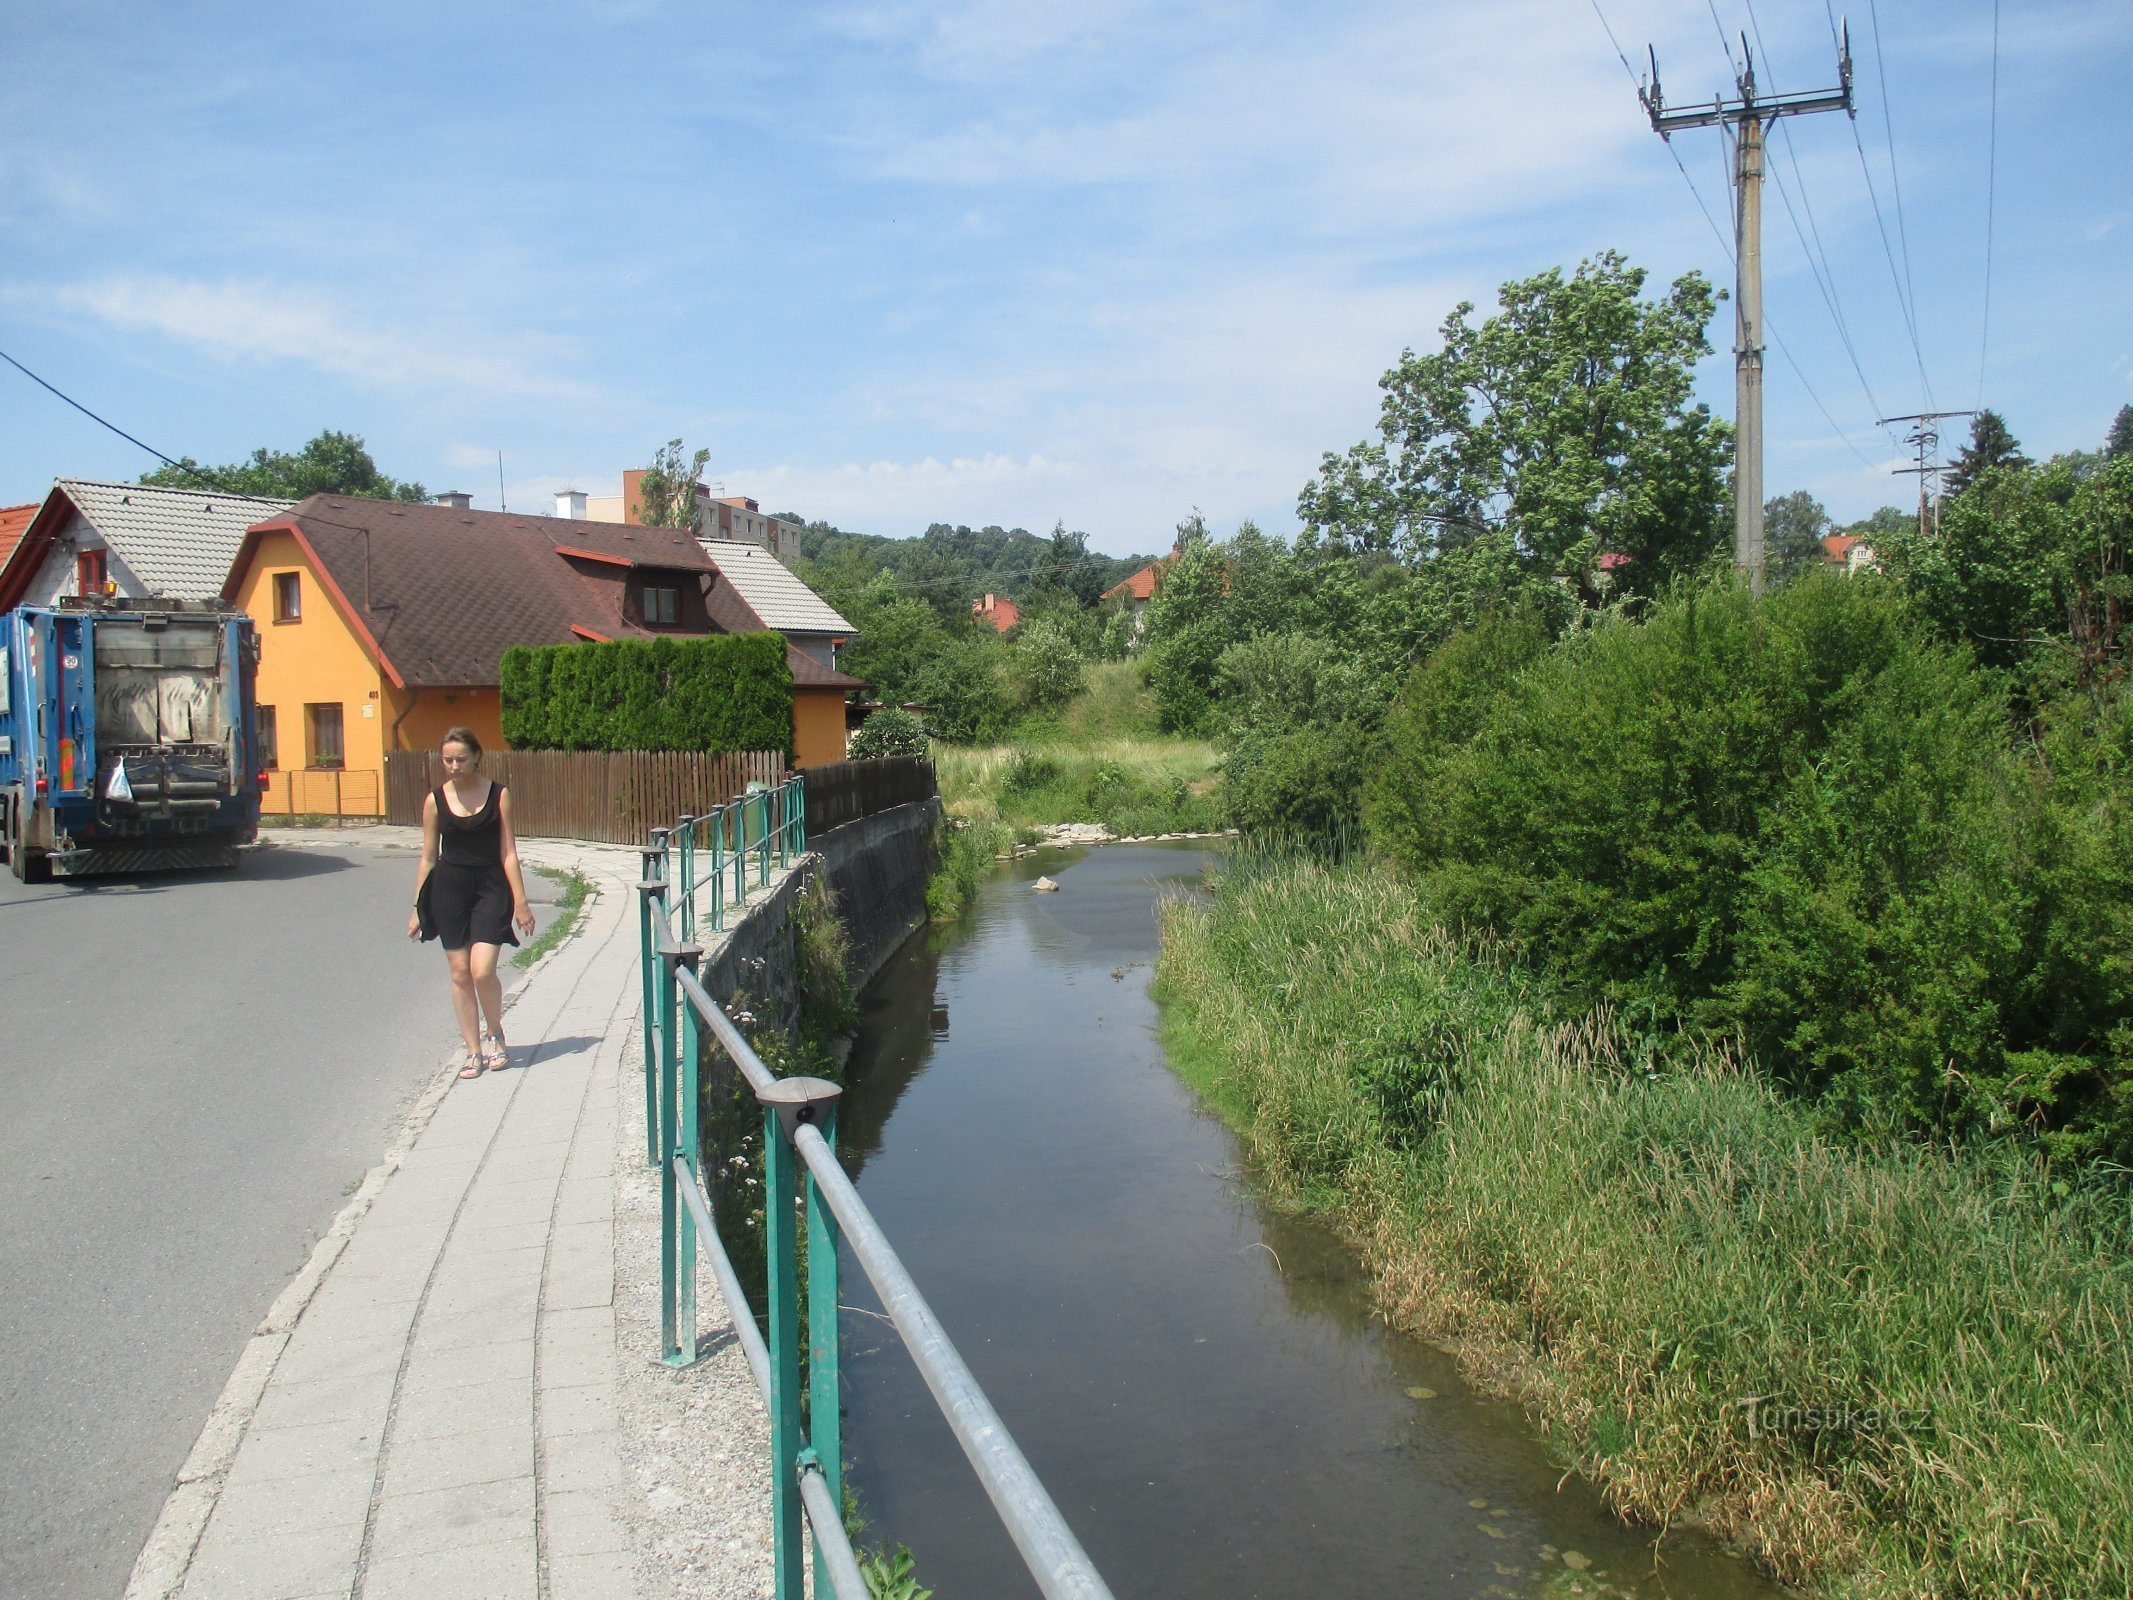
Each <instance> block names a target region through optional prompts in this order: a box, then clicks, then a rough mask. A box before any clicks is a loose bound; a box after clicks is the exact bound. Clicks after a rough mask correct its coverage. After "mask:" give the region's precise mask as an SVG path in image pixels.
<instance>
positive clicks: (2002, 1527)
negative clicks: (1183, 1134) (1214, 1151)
mask: <svg viewBox="0 0 2133 1600" xmlns="http://www.w3.org/2000/svg"><path fill="white" fill-rule="evenodd" d="M1159 984H1160V988H1159V993H1160V995H1161V997H1162V998H1163V1001H1164V1006H1165V1014H1164V1026H1165V1033H1166V1042H1167V1043H1168V1045H1169V1048H1170V1058H1171V1060H1172V1062H1173V1064H1174V1065H1175V1066H1176V1067H1177V1069H1178V1070H1179V1071H1180V1073H1181V1074H1183V1075H1184V1077H1185V1078H1186V1079H1187V1081H1188V1082H1190V1083H1191V1084H1192V1085H1193V1087H1195V1088H1196V1089H1197V1090H1198V1091H1199V1092H1200V1093H1201V1095H1202V1096H1203V1098H1204V1099H1206V1100H1207V1101H1208V1102H1209V1103H1211V1104H1212V1105H1213V1106H1215V1107H1216V1108H1217V1109H1218V1110H1220V1111H1221V1113H1222V1114H1223V1115H1224V1117H1225V1118H1226V1119H1227V1120H1229V1121H1230V1122H1231V1124H1232V1125H1233V1126H1234V1127H1236V1128H1237V1129H1238V1130H1239V1132H1240V1133H1241V1134H1242V1136H1243V1137H1244V1139H1245V1141H1246V1143H1247V1146H1248V1148H1249V1149H1250V1151H1251V1153H1252V1156H1253V1159H1254V1162H1255V1165H1256V1166H1257V1168H1258V1169H1259V1171H1260V1172H1261V1174H1262V1175H1263V1177H1264V1180H1265V1182H1266V1184H1267V1185H1268V1187H1269V1188H1270V1189H1271V1190H1272V1191H1273V1192H1274V1194H1275V1195H1276V1196H1278V1197H1280V1198H1283V1199H1286V1200H1288V1201H1290V1202H1292V1203H1295V1204H1297V1205H1300V1206H1304V1207H1308V1208H1310V1209H1313V1210H1317V1211H1320V1212H1322V1213H1324V1214H1326V1215H1327V1216H1329V1217H1330V1218H1332V1219H1334V1220H1335V1221H1337V1222H1338V1223H1339V1225H1340V1226H1341V1227H1342V1228H1343V1229H1344V1230H1345V1231H1346V1232H1347V1233H1348V1234H1349V1236H1350V1237H1351V1238H1353V1239H1354V1240H1355V1241H1356V1242H1357V1243H1358V1245H1359V1247H1360V1248H1361V1250H1362V1252H1363V1254H1364V1257H1365V1259H1366V1262H1367V1264H1368V1266H1369V1268H1370V1270H1371V1272H1372V1273H1373V1275H1374V1278H1375V1280H1376V1285H1377V1293H1378V1298H1379V1302H1380V1305H1381V1307H1382V1309H1383V1311H1384V1313H1385V1315H1386V1316H1387V1317H1388V1318H1389V1319H1390V1320H1391V1321H1392V1322H1394V1323H1395V1324H1396V1325H1398V1326H1400V1327H1403V1328H1405V1329H1408V1330H1410V1331H1412V1332H1415V1333H1418V1334H1421V1335H1423V1336H1425V1337H1427V1338H1430V1339H1433V1340H1436V1341H1438V1342H1440V1343H1441V1344H1443V1345H1444V1346H1445V1347H1446V1348H1448V1349H1450V1350H1452V1351H1453V1352H1454V1353H1455V1354H1456V1355H1457V1356H1458V1358H1459V1360H1460V1363H1461V1366H1462V1367H1463V1368H1464V1369H1465V1370H1466V1371H1467V1373H1468V1374H1469V1375H1470V1377H1471V1378H1472V1379H1473V1380H1474V1381H1476V1382H1477V1383H1478V1384H1480V1385H1481V1386H1483V1387H1485V1388H1488V1389H1491V1390H1493V1391H1495V1392H1498V1393H1501V1394H1504V1395H1508V1396H1511V1397H1515V1398H1516V1399H1517V1400H1519V1401H1520V1402H1521V1403H1522V1404H1523V1405H1524V1406H1525V1407H1526V1409H1527V1411H1528V1412H1529V1414H1530V1415H1531V1416H1532V1417H1533V1418H1534V1419H1535V1421H1536V1423H1537V1425H1538V1426H1539V1427H1540V1429H1541V1430H1542V1432H1543V1433H1544V1435H1545V1437H1546V1438H1547V1440H1548V1442H1549V1446H1550V1448H1551V1450H1552V1451H1553V1452H1554V1454H1555V1455H1556V1456H1557V1458H1558V1459H1559V1460H1560V1461H1562V1462H1563V1464H1565V1465H1566V1466H1569V1467H1573V1468H1575V1469H1576V1470H1577V1471H1578V1472H1579V1473H1581V1474H1582V1475H1584V1476H1585V1477H1586V1478H1588V1479H1590V1480H1591V1481H1592V1482H1593V1483H1595V1484H1596V1485H1597V1486H1598V1487H1599V1488H1600V1489H1601V1491H1602V1492H1603V1493H1604V1494H1605V1496H1606V1497H1607V1499H1608V1502H1609V1503H1610V1504H1611V1505H1612V1506H1613V1507H1614V1508H1615V1509H1617V1510H1618V1511H1620V1512H1621V1513H1622V1514H1623V1515H1625V1516H1628V1517H1631V1518H1633V1519H1636V1520H1639V1521H1643V1522H1646V1523H1651V1524H1655V1525H1659V1526H1666V1525H1669V1524H1675V1523H1679V1522H1682V1521H1684V1520H1695V1521H1699V1522H1702V1523H1704V1524H1705V1525H1707V1526H1709V1527H1710V1528H1712V1529H1713V1531H1715V1532H1717V1533H1718V1534H1720V1535H1721V1536H1722V1537H1725V1538H1727V1539H1729V1540H1731V1541H1733V1542H1735V1543H1737V1544H1738V1545H1740V1546H1741V1547H1742V1548H1743V1549H1744V1550H1746V1551H1747V1552H1748V1553H1750V1554H1751V1555H1752V1556H1753V1557H1754V1558H1755V1559H1756V1560H1757V1561H1758V1562H1759V1563H1760V1564H1761V1565H1762V1566H1764V1567H1765V1568H1766V1569H1767V1570H1769V1571H1770V1572H1772V1573H1773V1574H1775V1575H1777V1576H1779V1577H1781V1578H1783V1579H1785V1580H1787V1581H1789V1582H1792V1583H1796V1584H1803V1585H1807V1586H1810V1587H1813V1588H1815V1589H1817V1590H1819V1591H1821V1592H1824V1593H1829V1594H1843V1595H1857V1596H1862V1597H1864V1596H1872V1597H1881V1596H1896V1595H1919V1594H1960V1595H1988V1594H1989V1595H2024V1596H2027V1595H2036V1596H2045V1595H2069V1594H2104V1593H2124V1592H2127V1591H2128V1589H2129V1588H2133V1525H2129V1524H2133V1519H2129V1518H2128V1515H2127V1510H2126V1506H2127V1492H2128V1485H2129V1484H2133V1398H2129V1396H2133V1339H2129V1335H2133V1266H2129V1250H2128V1246H2129V1242H2133V1241H2129V1231H2133V1230H2129V1229H2128V1226H2127V1221H2126V1217H2125V1213H2124V1207H2123V1203H2122V1202H2120V1203H2119V1205H2118V1206H2117V1208H2116V1209H2115V1210H2114V1209H2113V1208H2112V1207H2111V1206H2110V1205H2109V1204H2108V1203H2107V1202H2106V1200H2105V1199H2104V1198H2103V1197H2102V1196H2101V1195H2098V1194H2090V1193H2085V1192H2081V1191H2077V1190H2073V1189H2069V1188H2067V1186H2066V1185H2064V1184H2051V1185H2040V1184H2039V1183H2038V1182H2037V1181H2036V1179H2035V1172H2034V1169H2032V1168H2030V1167H2028V1166H2026V1165H2023V1164H2021V1163H2020V1162H2018V1161H2015V1160H2013V1159H2012V1158H2009V1159H2007V1160H2005V1161H2002V1160H2000V1159H1998V1158H1995V1157H1991V1156H1986V1155H1978V1154H1965V1155H1960V1156H1951V1155H1949V1154H1947V1153H1945V1152H1938V1151H1931V1150H1924V1149H1919V1148H1916V1147H1898V1148H1893V1149H1880V1150H1867V1149H1863V1148H1861V1147H1858V1146H1855V1145H1851V1144H1844V1143H1836V1142H1832V1141H1830V1140H1828V1139H1826V1138H1824V1137H1822V1136H1821V1135H1820V1134H1819V1132H1818V1131H1817V1130H1816V1128H1815V1127H1814V1126H1813V1124H1812V1122H1811V1120H1810V1118H1809V1117H1808V1116H1807V1115H1806V1114H1805V1113H1804V1112H1802V1111H1801V1109H1800V1108H1799V1107H1797V1106H1796V1105H1793V1104H1790V1103H1787V1102H1785V1101H1782V1100H1780V1099H1779V1098H1777V1097H1776V1096H1775V1095H1774V1094H1773V1093H1771V1092H1770V1091H1769V1090H1768V1089H1767V1088H1766V1087H1765V1086H1764V1085H1763V1084H1761V1083H1760V1082H1759V1081H1758V1080H1756V1079H1755V1078H1753V1077H1752V1076H1750V1075H1748V1074H1746V1073H1744V1072H1742V1071H1741V1070H1739V1069H1738V1068H1737V1067H1736V1066H1735V1065H1734V1064H1733V1063H1731V1062H1729V1061H1728V1060H1726V1059H1725V1058H1724V1057H1723V1056H1721V1055H1717V1054H1712V1055H1710V1056H1707V1057H1706V1058H1705V1059H1703V1060H1702V1061H1700V1062H1698V1063H1696V1064H1695V1065H1693V1066H1691V1067H1687V1068H1680V1067H1674V1066H1668V1067H1666V1068H1664V1069H1660V1068H1657V1067H1655V1066H1654V1065H1652V1058H1651V1057H1649V1056H1648V1055H1647V1054H1646V1053H1645V1052H1642V1051H1640V1049H1639V1048H1638V1040H1637V1039H1636V1038H1635V1037H1634V1035H1633V1034H1632V1032H1631V1031H1630V1030H1629V1029H1627V1028H1625V1027H1624V1026H1622V1025H1621V1024H1620V1023H1619V1022H1618V1021H1617V1020H1616V1019H1613V1018H1611V1017H1609V1016H1607V1015H1605V1014H1604V1013H1581V1014H1569V1015H1561V1014H1556V1013H1555V1012H1554V1011H1553V1010H1552V1008H1551V1007H1550V1006H1549V1004H1548V1003H1547V996H1546V995H1545V993H1544V992H1543V991H1542V990H1541V988H1540V986H1539V985H1538V984H1537V983H1536V982H1535V981H1534V980H1532V979H1530V978H1528V977H1526V976H1524V975H1522V974H1521V973H1519V972H1518V970H1517V969H1515V968H1514V967H1512V966H1511V965H1510V964H1508V963H1507V962H1505V961H1503V960H1501V959H1499V957H1498V955H1497V954H1496V953H1495V952H1493V951H1491V950H1489V949H1487V948H1484V947H1480V946H1477V945H1474V944H1472V943H1467V942H1461V941H1457V940H1454V939H1451V938H1448V937H1447V936H1446V935H1445V934H1444V933H1443V932H1442V931H1441V930H1439V929H1438V928H1437V927H1436V925H1435V923H1434V921H1433V919H1432V918H1431V916H1430V915H1429V913H1428V908H1427V907H1426V906H1425V905H1423V904H1422V903H1421V901H1420V899H1419V897H1418V896H1417V894H1416V892H1415V891H1414V890H1413V889H1411V888H1409V887H1407V886H1405V885H1403V884H1401V883H1399V882H1397V881H1395V880H1393V879H1390V878H1388V877H1386V876H1384V875H1382V874H1379V873H1375V872H1373V871H1371V870H1370V869H1369V868H1367V867H1353V868H1339V869H1333V868H1325V867H1320V866H1314V865H1307V864H1301V863H1292V864H1286V865H1270V864H1264V863H1261V864H1258V865H1251V866H1247V867H1246V868H1245V869H1243V870H1240V871H1237V872H1235V873H1233V874H1230V875H1228V876H1227V877H1226V879H1225V881H1224V883H1223V884H1222V886H1221V887H1220V888H1219V889H1218V890H1217V892H1216V893H1215V895H1214V896H1213V897H1212V899H1211V901H1210V902H1208V903H1206V904H1204V905H1196V904H1193V903H1190V902H1184V901H1180V902H1177V903H1174V904H1172V905H1171V906H1170V907H1169V908H1168V910H1167V912H1166V915H1165V922H1164V937H1163V954H1162V959H1161V965H1160V968H1159Z"/></svg>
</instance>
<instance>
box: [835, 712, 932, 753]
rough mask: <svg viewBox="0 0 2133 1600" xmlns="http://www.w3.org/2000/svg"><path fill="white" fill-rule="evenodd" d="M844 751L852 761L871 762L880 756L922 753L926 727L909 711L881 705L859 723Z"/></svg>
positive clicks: (924, 746)
mask: <svg viewBox="0 0 2133 1600" xmlns="http://www.w3.org/2000/svg"><path fill="white" fill-rule="evenodd" d="M847 753H848V754H849V755H850V757H851V759H852V760H854V761H873V760H878V759H879V758H880V757H882V756H922V755H924V754H925V753H926V730H925V729H924V728H922V727H920V726H919V721H918V718H916V717H914V716H913V715H911V713H910V712H908V711H903V710H899V709H898V708H897V707H895V706H883V707H882V708H881V709H880V710H879V711H877V712H875V713H874V714H873V715H872V716H870V717H868V718H867V719H866V721H864V722H862V723H861V724H860V725H859V731H858V732H857V733H855V734H853V735H852V743H851V748H850V750H849V751H848V752H847Z"/></svg>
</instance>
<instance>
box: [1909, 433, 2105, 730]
mask: <svg viewBox="0 0 2133 1600" xmlns="http://www.w3.org/2000/svg"><path fill="white" fill-rule="evenodd" d="M2129 548H2133V457H2128V456H2120V457H2116V458H2113V459H2107V460H2105V461H2103V462H2101V463H2097V462H2096V461H2095V458H2093V457H2090V458H2069V457H2060V458H2058V459H2055V460H2053V461H2050V462H2047V463H2046V464H2045V465H2044V466H2041V467H2034V468H2020V467H2013V468H2001V469H1997V470H1990V471H1987V472H1985V473H1983V474H1982V475H1981V476H1980V477H1979V478H1978V480H1977V481H1976V482H1975V483H1974V484H1973V485H1972V486H1971V487H1970V488H1969V489H1968V491H1967V492H1965V493H1963V494H1960V495H1958V496H1956V497H1955V498H1954V499H1952V500H1950V501H1948V502H1947V503H1946V504H1945V505H1944V506H1943V507H1942V510H1941V517H1940V528H1939V531H1938V533H1937V534H1935V535H1933V536H1928V537H1921V536H1920V534H1919V533H1918V531H1917V529H1916V528H1915V527H1909V526H1907V527H1905V528H1902V529H1900V530H1894V531H1892V532H1891V533H1890V534H1889V535H1888V537H1887V538H1886V539H1885V540H1882V541H1880V542H1878V543H1877V544H1876V549H1877V550H1879V551H1880V552H1881V557H1882V562H1883V565H1884V566H1885V567H1886V568H1887V569H1888V570H1889V571H1890V572H1891V573H1892V574H1894V575H1896V576H1898V577H1900V578H1901V579H1902V580H1903V581H1904V583H1905V585H1906V587H1907V588H1909V590H1910V591H1911V593H1912V594H1914V595H1915V596H1916V597H1917V599H1918V603H1919V605H1920V607H1921V608H1922V609H1923V610H1924V611H1925V613H1926V614H1927V615H1928V616H1929V617H1931V618H1932V619H1933V621H1934V623H1935V624H1936V625H1937V626H1938V627H1939V628H1940V629H1941V631H1942V632H1943V633H1944V634H1945V635H1946V636H1947V637H1949V638H1952V639H1960V640H1962V641H1964V642H1965V643H1966V644H1968V645H1969V646H1970V647H1971V648H1973V649H1974V650H1976V652H1977V653H1978V655H1979V657H1980V658H1981V659H1982V660H1985V661H1987V662H1990V663H1992V664H1993V665H1995V666H2004V667H2010V668H2015V669H2018V670H2019V671H2021V672H2022V673H2023V674H2024V677H2025V679H2026V680H2027V682H2028V684H2029V686H2030V688H2031V693H2032V698H2033V699H2035V700H2037V701H2040V702H2041V701H2042V700H2044V699H2046V698H2049V696H2050V694H2051V693H2052V691H2053V689H2054V687H2055V686H2056V685H2059V684H2064V683H2074V684H2079V685H2082V686H2088V685H2093V684H2097V683H2099V682H2103V681H2108V680H2111V679H2114V678H2116V677H2117V676H2118V675H2119V674H2121V673H2122V672H2123V671H2124V670H2125V665H2126V659H2127V647H2128V638H2127V628H2128V624H2129V622H2133V577H2129V568H2128V562H2127V555H2128V551H2129Z"/></svg>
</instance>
